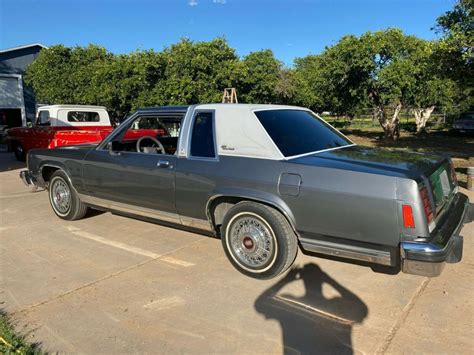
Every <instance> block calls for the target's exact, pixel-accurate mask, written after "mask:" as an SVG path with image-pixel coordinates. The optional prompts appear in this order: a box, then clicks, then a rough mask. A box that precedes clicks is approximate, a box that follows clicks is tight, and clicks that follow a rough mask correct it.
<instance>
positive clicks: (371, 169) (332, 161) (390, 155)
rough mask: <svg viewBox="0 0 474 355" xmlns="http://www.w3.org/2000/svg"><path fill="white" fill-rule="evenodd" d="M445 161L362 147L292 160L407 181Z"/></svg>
mask: <svg viewBox="0 0 474 355" xmlns="http://www.w3.org/2000/svg"><path fill="white" fill-rule="evenodd" d="M447 161H448V157H447V156H443V155H438V154H428V153H418V152H412V151H405V150H404V151H401V150H389V149H379V148H370V147H363V146H350V147H344V148H340V149H336V150H331V151H326V152H321V153H315V154H311V155H307V156H304V157H300V158H296V159H293V160H291V162H293V163H297V164H305V165H316V166H324V167H330V168H336V169H344V170H353V171H360V172H366V173H374V174H382V175H391V176H402V177H409V178H417V177H420V176H421V175H425V176H428V175H429V174H430V173H431V172H433V171H434V170H436V168H437V167H438V166H439V165H440V164H442V163H444V162H447Z"/></svg>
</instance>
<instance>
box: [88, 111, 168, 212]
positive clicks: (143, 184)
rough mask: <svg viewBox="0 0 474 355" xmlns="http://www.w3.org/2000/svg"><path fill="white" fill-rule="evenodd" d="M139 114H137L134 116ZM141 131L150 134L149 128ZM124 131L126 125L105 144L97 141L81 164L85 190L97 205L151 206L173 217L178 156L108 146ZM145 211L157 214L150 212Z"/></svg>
mask: <svg viewBox="0 0 474 355" xmlns="http://www.w3.org/2000/svg"><path fill="white" fill-rule="evenodd" d="M147 116H149V114H147ZM140 117H142V116H140V115H139V116H137V119H139V118H140ZM132 121H134V120H132ZM132 123H133V122H132ZM132 123H131V124H132ZM131 124H130V128H129V129H130V130H133V137H134V138H137V137H138V136H139V135H137V134H138V133H137V130H136V129H134V127H132V126H131ZM143 131H144V132H145V135H147V136H149V135H150V134H151V133H150V132H151V131H152V130H151V129H144V130H143ZM127 132H128V130H127V127H122V129H118V130H116V131H115V132H113V133H112V134H111V137H110V138H109V139H108V140H107V142H109V143H108V144H107V145H105V146H101V145H99V148H98V149H95V150H93V151H91V152H90V153H89V154H88V155H87V157H86V158H85V160H84V164H83V181H84V188H85V191H87V194H89V195H90V196H92V197H94V198H96V199H97V200H96V203H97V204H98V205H101V204H104V203H106V201H109V202H110V203H111V204H110V205H109V204H107V207H111V208H117V207H120V208H118V209H120V210H124V212H130V213H137V212H138V211H139V210H141V211H147V210H154V211H157V212H160V211H161V212H164V213H166V214H172V215H173V216H172V217H173V218H172V219H174V214H176V208H175V172H176V163H177V157H176V156H175V155H173V154H154V153H153V154H151V153H143V152H137V151H126V150H116V149H111V148H112V146H113V142H114V140H115V139H117V138H118V136H120V135H121V134H122V137H124V136H127ZM129 136H130V135H129ZM142 136H143V135H142ZM144 215H146V216H149V217H158V218H160V216H159V215H157V216H154V215H150V213H148V214H146V213H144ZM176 217H177V215H176ZM165 219H166V218H165Z"/></svg>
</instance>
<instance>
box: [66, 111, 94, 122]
mask: <svg viewBox="0 0 474 355" xmlns="http://www.w3.org/2000/svg"><path fill="white" fill-rule="evenodd" d="M67 120H68V122H99V121H100V117H99V113H98V112H89V111H69V112H68V113H67Z"/></svg>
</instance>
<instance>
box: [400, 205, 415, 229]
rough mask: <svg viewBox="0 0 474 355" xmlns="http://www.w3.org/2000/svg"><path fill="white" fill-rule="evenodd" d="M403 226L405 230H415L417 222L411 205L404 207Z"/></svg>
mask: <svg viewBox="0 0 474 355" xmlns="http://www.w3.org/2000/svg"><path fill="white" fill-rule="evenodd" d="M402 212H403V226H404V227H405V228H415V220H414V218H413V210H412V208H411V206H410V205H402Z"/></svg>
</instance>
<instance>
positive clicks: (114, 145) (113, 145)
mask: <svg viewBox="0 0 474 355" xmlns="http://www.w3.org/2000/svg"><path fill="white" fill-rule="evenodd" d="M107 149H108V150H109V153H110V155H120V152H121V150H122V143H120V142H119V141H112V142H109V143H107Z"/></svg>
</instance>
